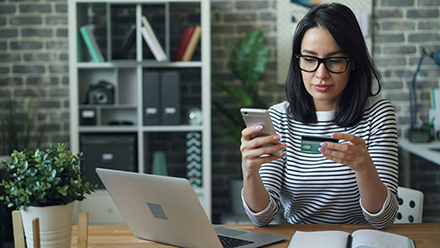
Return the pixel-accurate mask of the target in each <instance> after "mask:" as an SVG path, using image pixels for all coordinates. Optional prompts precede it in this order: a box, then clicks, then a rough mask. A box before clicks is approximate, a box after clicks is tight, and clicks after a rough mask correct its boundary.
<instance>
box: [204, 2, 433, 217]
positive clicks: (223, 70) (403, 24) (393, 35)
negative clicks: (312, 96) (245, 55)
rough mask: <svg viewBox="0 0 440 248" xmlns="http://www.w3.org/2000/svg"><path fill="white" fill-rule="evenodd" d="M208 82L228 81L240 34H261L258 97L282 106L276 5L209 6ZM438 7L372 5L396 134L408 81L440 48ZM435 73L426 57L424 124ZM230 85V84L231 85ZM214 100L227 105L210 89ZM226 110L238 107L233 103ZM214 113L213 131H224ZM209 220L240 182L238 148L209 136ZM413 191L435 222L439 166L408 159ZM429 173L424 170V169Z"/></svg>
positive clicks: (405, 112) (404, 119)
mask: <svg viewBox="0 0 440 248" xmlns="http://www.w3.org/2000/svg"><path fill="white" fill-rule="evenodd" d="M211 6H212V14H211V16H212V19H211V21H212V23H211V24H212V30H211V32H212V48H211V51H212V66H213V68H212V77H213V78H218V79H224V80H230V81H233V80H234V78H233V77H232V76H231V73H230V68H229V66H228V63H227V60H228V56H229V55H230V52H231V46H232V44H234V43H235V41H236V40H237V38H239V37H242V36H243V33H244V32H247V31H249V30H251V29H254V28H261V29H262V30H263V31H264V32H265V34H266V38H267V39H268V40H269V44H270V45H269V46H270V51H271V52H270V57H269V64H268V68H267V70H266V73H265V75H264V76H263V78H262V79H261V80H260V84H259V86H260V94H261V95H262V96H263V97H264V98H265V99H266V100H267V101H268V102H269V103H271V104H274V103H277V102H279V101H282V100H284V96H285V94H284V87H282V86H279V85H277V84H276V82H275V78H276V62H275V61H276V60H275V58H276V33H275V32H276V1H275V0H272V1H271V0H264V1H259V0H255V1H238V0H237V1H235V0H230V1H226V0H223V1H222V0H212V1H211ZM439 11H440V1H438V0H405V1H401V0H373V24H372V25H373V57H374V60H375V63H376V65H377V66H378V68H379V70H380V72H381V73H382V77H383V82H384V85H383V86H384V89H383V91H382V96H384V97H386V98H388V99H389V100H391V101H392V103H393V105H394V107H395V109H396V114H397V119H398V123H399V133H402V132H403V131H402V129H404V128H405V123H408V121H409V104H408V102H409V94H408V83H407V82H408V81H411V79H412V76H413V73H414V71H415V69H416V66H417V63H418V60H419V58H420V56H421V48H424V49H425V50H426V51H427V52H428V53H430V52H434V51H435V50H436V49H438V48H439V47H440V43H439V41H440V19H439V17H440V15H439ZM439 76H440V68H439V67H437V66H436V65H435V64H434V62H433V61H432V59H430V58H427V57H425V59H424V62H423V65H422V68H421V70H420V72H419V74H418V80H417V94H418V103H419V105H418V111H419V113H420V116H421V118H422V120H424V121H425V122H426V121H427V119H428V116H427V112H428V111H427V110H428V108H429V89H431V88H437V87H439V83H440V79H439V78H440V77H439ZM233 82H234V81H233ZM212 97H213V100H216V101H223V102H224V103H227V102H231V99H230V98H228V97H227V96H226V95H225V94H224V93H223V92H221V91H220V90H219V89H218V88H215V87H213V90H212ZM230 107H231V108H236V109H237V111H238V107H237V106H234V105H233V104H232V103H231V105H230ZM217 116H218V115H216V113H215V110H214V109H213V130H216V127H218V128H220V127H222V126H224V125H226V124H225V123H224V122H222V121H221V120H219V118H218V117H217ZM212 152H213V177H212V178H213V215H214V216H213V220H214V221H219V219H220V218H219V216H220V215H221V213H222V212H223V211H227V210H228V209H230V207H231V203H230V201H229V181H230V180H231V179H232V178H237V177H240V162H241V157H240V153H239V152H238V148H236V147H234V145H233V144H231V143H228V142H226V141H224V140H222V138H221V137H219V136H218V135H216V134H215V133H213V151H212ZM412 161H413V162H412V163H413V166H412V172H411V173H412V175H413V179H412V185H413V187H414V188H416V189H420V190H422V191H423V192H424V193H425V213H424V221H426V222H428V221H429V222H438V221H440V216H439V213H440V190H439V187H440V177H439V174H440V166H438V165H435V164H432V163H430V162H428V161H426V160H422V159H420V158H418V157H416V156H412ZM428 168H429V169H428Z"/></svg>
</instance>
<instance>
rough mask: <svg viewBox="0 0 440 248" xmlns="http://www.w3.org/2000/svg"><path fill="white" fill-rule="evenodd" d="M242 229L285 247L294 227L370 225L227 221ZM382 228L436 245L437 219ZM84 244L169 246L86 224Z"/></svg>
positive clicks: (439, 247)
mask: <svg viewBox="0 0 440 248" xmlns="http://www.w3.org/2000/svg"><path fill="white" fill-rule="evenodd" d="M227 226H230V227H234V228H239V229H243V230H252V231H256V232H263V233H270V234H275V235H280V236H284V237H287V240H286V241H283V242H279V243H276V244H273V245H270V246H267V247H271V248H286V247H287V245H288V244H289V242H290V238H291V237H292V235H293V234H294V233H295V231H322V230H342V231H347V232H350V233H351V232H353V231H355V230H358V229H373V227H372V226H371V225H368V224H359V225H349V224H344V225H337V224H321V225H289V224H283V225H270V226H268V227H262V228H259V227H256V226H254V225H227ZM385 231H386V232H390V233H396V234H401V235H404V236H406V237H409V238H411V239H413V240H414V242H415V243H416V247H417V248H434V247H435V248H440V223H423V224H394V225H392V226H391V227H389V228H388V229H386V230H385ZM72 235H73V236H72V248H76V247H77V241H78V237H77V235H78V229H77V226H74V227H73V231H72ZM88 235H89V238H88V247H89V248H94V247H130V248H133V247H143V248H148V247H172V246H167V245H163V244H159V243H154V242H151V241H147V240H142V239H138V238H136V237H135V236H133V234H132V233H131V231H130V229H128V227H127V226H89V234H88Z"/></svg>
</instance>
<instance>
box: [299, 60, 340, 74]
mask: <svg viewBox="0 0 440 248" xmlns="http://www.w3.org/2000/svg"><path fill="white" fill-rule="evenodd" d="M298 62H299V66H300V68H301V69H302V70H304V71H308V72H313V71H315V70H316V69H318V67H319V64H321V62H324V64H325V67H326V68H327V70H328V71H330V72H334V73H341V72H344V71H345V70H347V65H348V61H347V60H346V58H338V57H334V58H325V59H318V58H316V57H311V56H300V57H298Z"/></svg>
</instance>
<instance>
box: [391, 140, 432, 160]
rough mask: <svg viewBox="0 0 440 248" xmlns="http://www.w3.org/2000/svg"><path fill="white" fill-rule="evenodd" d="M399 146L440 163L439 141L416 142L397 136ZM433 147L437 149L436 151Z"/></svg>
mask: <svg viewBox="0 0 440 248" xmlns="http://www.w3.org/2000/svg"><path fill="white" fill-rule="evenodd" d="M399 147H400V148H402V149H403V150H405V151H408V152H410V153H412V154H415V155H417V156H419V157H422V158H424V159H426V160H429V161H431V162H433V163H435V164H438V165H440V141H439V140H435V141H433V142H429V143H427V142H425V143H417V142H410V141H409V140H408V139H407V138H399ZM434 149H439V150H438V151H436V150H434Z"/></svg>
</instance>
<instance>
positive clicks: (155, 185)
mask: <svg viewBox="0 0 440 248" xmlns="http://www.w3.org/2000/svg"><path fill="white" fill-rule="evenodd" d="M96 172H97V173H98V176H99V178H100V179H101V181H102V182H103V184H104V186H105V188H106V189H107V191H108V192H109V194H110V196H111V197H112V199H113V201H114V202H115V204H116V206H117V207H118V209H119V212H120V213H121V214H122V217H123V218H124V220H125V222H126V223H127V225H128V227H129V228H130V230H131V232H132V233H133V235H135V236H136V237H138V238H141V239H146V240H151V241H154V242H159V243H164V244H169V245H174V246H178V247H191V248H206V247H213V248H217V247H218V248H220V247H240V248H245V247H246V248H248V247H261V246H264V245H268V244H271V243H275V242H279V241H282V240H285V239H286V238H285V237H281V236H276V235H272V234H265V233H259V232H253V231H248V230H239V229H234V228H229V227H224V226H217V225H212V224H211V222H210V221H209V219H208V217H207V216H206V213H205V211H204V210H203V207H202V205H201V204H200V201H199V199H198V198H197V195H196V193H195V192H194V189H193V188H192V186H191V184H190V183H189V181H188V180H187V179H185V178H177V177H168V176H159V175H150V174H142V173H135V172H126V171H120V170H110V169H103V168H96ZM220 240H227V241H223V242H237V243H239V245H236V244H233V245H230V246H229V245H227V244H225V245H222V242H221V241H220ZM237 240H238V241H237ZM240 240H241V241H240ZM240 243H241V244H240Z"/></svg>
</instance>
